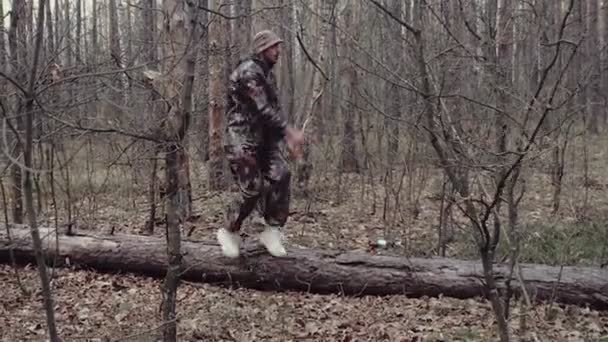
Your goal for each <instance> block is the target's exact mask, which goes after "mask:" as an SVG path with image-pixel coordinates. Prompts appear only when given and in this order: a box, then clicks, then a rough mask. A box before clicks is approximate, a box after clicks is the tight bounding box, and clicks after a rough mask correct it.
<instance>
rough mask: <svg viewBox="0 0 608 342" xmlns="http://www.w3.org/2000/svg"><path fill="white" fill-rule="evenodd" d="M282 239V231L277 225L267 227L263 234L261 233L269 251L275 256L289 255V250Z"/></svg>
mask: <svg viewBox="0 0 608 342" xmlns="http://www.w3.org/2000/svg"><path fill="white" fill-rule="evenodd" d="M281 240H282V234H281V231H280V230H279V229H278V228H276V227H266V229H264V231H263V232H262V234H260V241H261V242H262V244H263V245H264V247H266V249H267V250H268V252H269V253H270V254H271V255H273V256H275V257H282V256H286V255H287V251H286V250H285V248H284V247H283V244H282V242H281Z"/></svg>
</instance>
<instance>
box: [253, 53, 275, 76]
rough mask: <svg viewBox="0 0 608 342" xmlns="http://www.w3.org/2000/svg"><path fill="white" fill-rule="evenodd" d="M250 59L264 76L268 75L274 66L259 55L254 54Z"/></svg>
mask: <svg viewBox="0 0 608 342" xmlns="http://www.w3.org/2000/svg"><path fill="white" fill-rule="evenodd" d="M251 58H252V59H253V60H254V61H255V62H256V63H258V64H259V65H260V66H261V67H262V70H264V74H266V75H268V73H269V72H270V70H271V69H272V67H273V66H274V64H272V63H270V62H268V61H267V60H266V59H265V58H263V57H261V56H259V55H256V54H254V55H253V56H252V57H251Z"/></svg>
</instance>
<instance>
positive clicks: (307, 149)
mask: <svg viewBox="0 0 608 342" xmlns="http://www.w3.org/2000/svg"><path fill="white" fill-rule="evenodd" d="M335 5H336V1H335V0H327V1H323V2H321V13H320V18H318V20H320V21H321V28H320V32H319V42H318V47H317V49H318V52H317V54H316V56H315V58H316V63H317V67H320V68H325V67H326V65H327V63H326V62H325V59H326V56H327V41H328V39H327V32H328V28H329V23H330V20H332V19H331V18H330V14H331V12H332V10H333V8H334V7H335ZM322 70H323V71H324V69H322ZM325 77H326V76H325V75H322V74H321V72H319V71H318V70H317V68H313V72H312V98H311V99H307V100H306V105H305V106H304V109H303V111H302V113H301V115H300V117H299V118H298V119H299V123H300V124H301V125H302V129H306V128H307V125H310V128H309V129H308V132H307V133H306V138H305V142H304V146H303V147H302V148H303V151H304V153H303V157H302V160H300V161H299V162H298V167H297V170H296V178H297V180H298V184H299V185H300V186H301V187H303V188H304V189H308V182H309V181H310V177H311V174H312V167H313V165H312V160H311V157H310V153H311V147H312V144H311V139H314V137H315V136H317V137H318V132H317V127H316V126H317V123H316V122H315V121H316V120H318V119H319V118H318V117H316V116H318V115H319V114H320V113H318V108H319V106H320V105H321V97H322V96H323V91H324V90H325V83H326V79H325Z"/></svg>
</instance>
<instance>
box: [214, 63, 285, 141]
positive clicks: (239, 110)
mask: <svg viewBox="0 0 608 342" xmlns="http://www.w3.org/2000/svg"><path fill="white" fill-rule="evenodd" d="M227 90H228V99H227V105H228V106H227V116H226V133H227V134H226V140H225V142H224V144H225V145H228V146H235V145H240V144H243V143H245V142H246V143H249V144H255V145H258V144H262V143H276V142H278V141H279V140H281V139H282V138H283V137H284V129H285V127H286V126H287V120H286V117H285V115H284V114H283V111H282V109H281V105H280V103H279V96H278V89H277V84H276V78H275V75H274V72H273V71H272V68H271V66H269V65H268V64H267V63H266V62H265V61H263V60H261V59H259V58H257V57H256V56H251V57H249V58H246V59H244V60H242V61H241V62H240V63H239V65H238V66H237V67H236V69H235V70H234V71H233V72H232V74H231V75H230V78H229V81H228V89H227Z"/></svg>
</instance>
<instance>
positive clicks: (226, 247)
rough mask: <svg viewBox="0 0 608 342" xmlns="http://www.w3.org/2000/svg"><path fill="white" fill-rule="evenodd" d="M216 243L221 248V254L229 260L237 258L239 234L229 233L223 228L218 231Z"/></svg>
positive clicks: (239, 242) (239, 241) (239, 243)
mask: <svg viewBox="0 0 608 342" xmlns="http://www.w3.org/2000/svg"><path fill="white" fill-rule="evenodd" d="M217 241H218V242H219V243H220V246H221V247H222V253H224V255H225V256H227V257H229V258H236V257H238V256H239V248H240V245H241V236H240V235H239V233H238V232H237V233H231V232H229V231H228V230H226V229H225V228H222V229H220V230H218V232H217Z"/></svg>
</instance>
